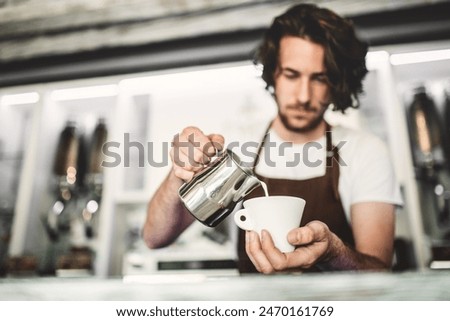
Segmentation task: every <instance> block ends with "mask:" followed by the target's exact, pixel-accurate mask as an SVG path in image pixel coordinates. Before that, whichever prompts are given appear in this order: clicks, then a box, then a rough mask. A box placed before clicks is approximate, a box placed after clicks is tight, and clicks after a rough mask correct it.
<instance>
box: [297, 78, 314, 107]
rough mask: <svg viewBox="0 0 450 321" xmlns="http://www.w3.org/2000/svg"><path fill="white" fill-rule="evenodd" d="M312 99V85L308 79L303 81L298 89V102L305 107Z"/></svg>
mask: <svg viewBox="0 0 450 321" xmlns="http://www.w3.org/2000/svg"><path fill="white" fill-rule="evenodd" d="M310 99H311V84H310V83H309V81H308V80H307V79H301V80H300V82H299V84H298V87H297V101H298V102H299V103H300V104H302V105H304V104H307V103H309V101H310Z"/></svg>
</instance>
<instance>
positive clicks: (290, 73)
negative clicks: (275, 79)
mask: <svg viewBox="0 0 450 321" xmlns="http://www.w3.org/2000/svg"><path fill="white" fill-rule="evenodd" d="M284 76H285V77H286V78H288V79H295V78H297V74H295V73H292V72H286V73H284Z"/></svg>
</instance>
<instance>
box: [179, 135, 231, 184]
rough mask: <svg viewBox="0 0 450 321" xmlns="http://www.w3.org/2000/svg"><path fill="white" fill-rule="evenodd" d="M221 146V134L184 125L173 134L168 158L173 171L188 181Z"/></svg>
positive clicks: (222, 139)
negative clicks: (180, 130) (205, 131)
mask: <svg viewBox="0 0 450 321" xmlns="http://www.w3.org/2000/svg"><path fill="white" fill-rule="evenodd" d="M223 146H224V138H223V136H222V135H218V134H211V135H205V134H204V133H203V132H202V131H201V130H200V129H198V128H197V127H186V128H185V129H183V131H182V132H181V133H180V134H177V135H175V137H174V139H173V142H172V149H171V150H170V158H171V159H172V165H173V173H174V174H175V176H176V177H178V178H180V179H182V180H183V181H186V182H187V181H190V180H191V179H192V177H193V176H194V174H195V173H196V172H198V171H200V170H201V169H203V167H204V166H205V165H206V164H208V163H209V162H210V161H211V157H213V156H215V155H216V153H217V151H220V150H222V149H223Z"/></svg>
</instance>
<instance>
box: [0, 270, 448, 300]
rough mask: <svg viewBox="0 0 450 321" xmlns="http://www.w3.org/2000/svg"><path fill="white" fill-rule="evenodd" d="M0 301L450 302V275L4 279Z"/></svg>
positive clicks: (162, 275)
mask: <svg viewBox="0 0 450 321" xmlns="http://www.w3.org/2000/svg"><path fill="white" fill-rule="evenodd" d="M0 300H3V301H7V300H14V301H24V300H34V301H45V300H50V301H51V300H62V301H65V300H69V301H84V300H89V301H191V300H195V301H246V300H247V301H248V300H250V301H291V300H308V301H327V300H333V301H341V300H346V301H350V300H364V301H369V300H370V301H372V300H380V301H392V300H414V301H422V300H433V301H442V300H445V301H448V300H450V271H448V270H445V271H444V270H442V271H441V270H440V271H425V272H403V273H355V272H352V273H349V272H345V273H341V272H333V273H318V274H302V275H269V276H266V275H251V276H250V275H249V276H238V275H229V276H226V275H225V276H214V275H205V274H195V273H189V274H187V273H181V274H175V273H172V274H155V275H141V276H127V277H124V278H111V279H100V278H94V277H83V278H67V277H66V278H62V277H52V278H49V277H46V278H38V277H36V278H3V279H0Z"/></svg>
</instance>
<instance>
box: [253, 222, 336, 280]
mask: <svg viewBox="0 0 450 321" xmlns="http://www.w3.org/2000/svg"><path fill="white" fill-rule="evenodd" d="M287 238H288V241H289V243H291V244H292V245H294V246H296V249H295V250H294V251H293V252H290V253H282V252H281V251H280V250H278V249H277V248H276V247H275V245H274V243H273V240H272V237H271V236H270V234H269V232H267V231H266V230H263V231H262V232H261V240H260V238H259V236H258V234H257V233H256V232H254V231H247V232H246V244H245V249H246V251H247V254H248V256H249V258H250V260H251V261H252V263H253V264H254V265H255V267H256V269H257V270H258V271H259V272H261V273H264V274H270V273H274V272H280V271H286V270H301V269H305V268H309V267H311V266H313V265H314V264H316V263H318V262H319V261H321V260H326V259H327V256H329V255H330V247H331V244H332V242H334V240H335V238H337V237H336V236H335V235H334V234H333V233H332V232H331V231H330V230H329V229H328V226H327V225H326V224H324V223H322V222H319V221H313V222H310V223H308V224H307V225H305V226H303V227H299V228H296V229H293V230H292V231H290V232H289V234H288V235H287Z"/></svg>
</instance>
